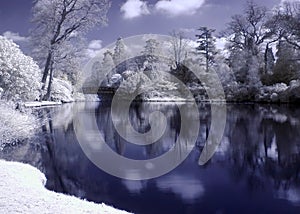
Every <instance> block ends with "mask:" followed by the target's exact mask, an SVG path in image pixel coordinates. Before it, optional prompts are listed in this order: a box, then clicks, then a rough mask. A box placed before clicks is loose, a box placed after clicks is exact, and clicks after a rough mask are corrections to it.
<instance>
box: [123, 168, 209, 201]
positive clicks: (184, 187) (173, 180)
mask: <svg viewBox="0 0 300 214" xmlns="http://www.w3.org/2000/svg"><path fill="white" fill-rule="evenodd" d="M122 182H123V184H124V185H125V186H126V188H127V189H128V190H129V191H130V192H131V193H132V194H139V193H141V192H142V190H143V189H146V188H147V181H128V180H123V181H122ZM155 182H156V186H157V187H158V188H159V189H160V190H161V191H162V192H172V193H174V194H176V195H178V196H179V197H180V198H181V199H182V200H183V201H185V202H187V203H189V202H192V201H194V200H196V199H197V198H199V197H201V196H203V195H204V192H205V191H204V186H203V184H202V183H201V181H200V180H199V178H194V177H193V176H189V175H187V176H182V175H178V174H174V175H168V176H163V177H161V178H158V179H156V180H155Z"/></svg>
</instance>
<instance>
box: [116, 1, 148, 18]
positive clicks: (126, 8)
mask: <svg viewBox="0 0 300 214" xmlns="http://www.w3.org/2000/svg"><path fill="white" fill-rule="evenodd" d="M121 12H122V13H123V18H124V19H133V18H137V17H139V16H142V15H148V14H150V12H149V9H148V6H147V3H146V2H144V1H141V0H127V1H126V2H125V3H124V4H123V5H122V7H121Z"/></svg>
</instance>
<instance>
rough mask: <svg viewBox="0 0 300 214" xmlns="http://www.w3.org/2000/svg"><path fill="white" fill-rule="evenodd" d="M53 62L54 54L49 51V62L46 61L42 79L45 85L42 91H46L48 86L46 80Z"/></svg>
mask: <svg viewBox="0 0 300 214" xmlns="http://www.w3.org/2000/svg"><path fill="white" fill-rule="evenodd" d="M51 61H52V52H51V51H49V53H48V56H47V60H46V64H45V68H44V73H43V78H42V84H43V86H42V90H44V89H45V86H46V80H47V77H48V73H49V69H50V66H51Z"/></svg>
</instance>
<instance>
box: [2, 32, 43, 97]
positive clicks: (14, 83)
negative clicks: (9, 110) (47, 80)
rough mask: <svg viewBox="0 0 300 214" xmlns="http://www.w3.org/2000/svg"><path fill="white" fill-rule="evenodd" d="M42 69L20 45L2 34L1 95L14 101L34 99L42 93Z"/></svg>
mask: <svg viewBox="0 0 300 214" xmlns="http://www.w3.org/2000/svg"><path fill="white" fill-rule="evenodd" d="M40 77H41V75H40V69H39V67H38V65H37V64H36V63H35V62H34V61H33V59H32V58H31V57H29V56H25V55H24V54H23V53H22V51H21V50H20V49H19V46H18V45H16V44H15V43H13V42H12V41H10V40H7V39H6V38H5V37H2V36H0V95H1V98H2V99H3V98H4V99H6V100H13V101H19V100H22V101H32V100H35V99H37V98H38V97H39V95H40Z"/></svg>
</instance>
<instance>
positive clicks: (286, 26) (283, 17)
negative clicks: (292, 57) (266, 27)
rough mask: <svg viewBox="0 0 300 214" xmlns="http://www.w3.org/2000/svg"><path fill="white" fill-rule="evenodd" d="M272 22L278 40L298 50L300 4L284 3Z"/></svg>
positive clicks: (299, 41)
mask: <svg viewBox="0 0 300 214" xmlns="http://www.w3.org/2000/svg"><path fill="white" fill-rule="evenodd" d="M272 20H273V23H274V24H273V25H272V27H273V28H274V29H275V31H276V32H277V36H278V38H280V39H284V40H285V41H286V42H287V43H289V44H290V45H292V46H294V47H295V48H296V49H298V50H300V21H299V20H300V2H284V3H283V5H282V6H281V7H279V8H277V10H276V11H275V14H274V16H273V17H272Z"/></svg>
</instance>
